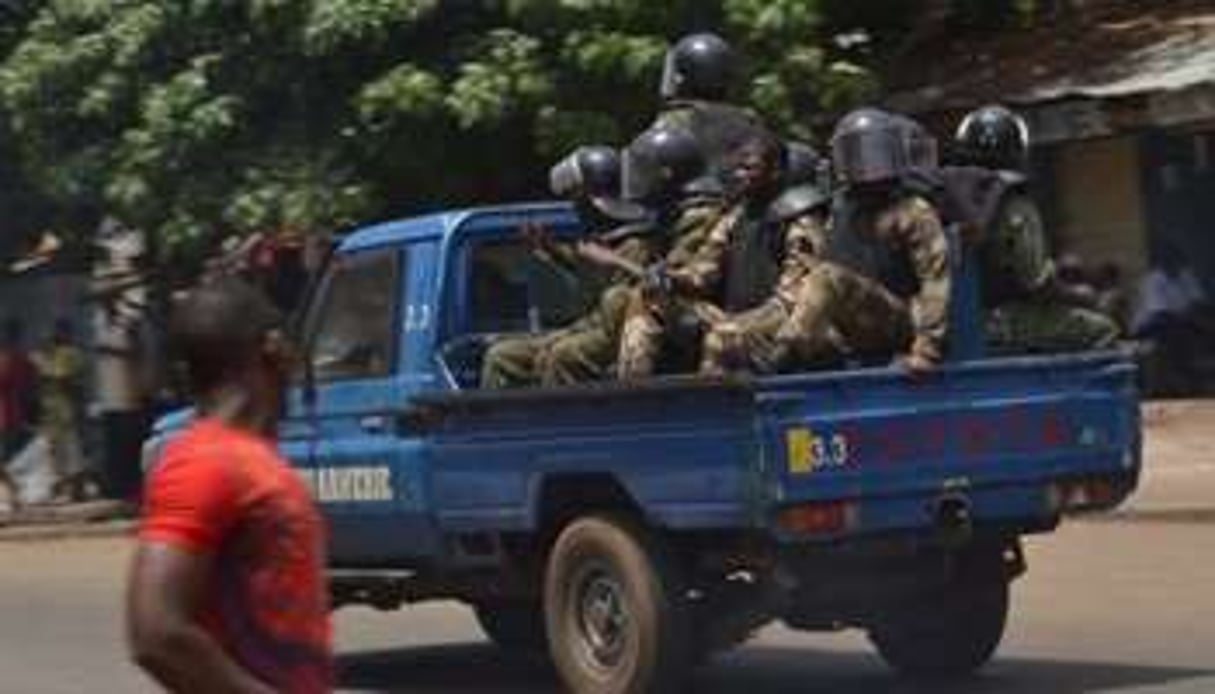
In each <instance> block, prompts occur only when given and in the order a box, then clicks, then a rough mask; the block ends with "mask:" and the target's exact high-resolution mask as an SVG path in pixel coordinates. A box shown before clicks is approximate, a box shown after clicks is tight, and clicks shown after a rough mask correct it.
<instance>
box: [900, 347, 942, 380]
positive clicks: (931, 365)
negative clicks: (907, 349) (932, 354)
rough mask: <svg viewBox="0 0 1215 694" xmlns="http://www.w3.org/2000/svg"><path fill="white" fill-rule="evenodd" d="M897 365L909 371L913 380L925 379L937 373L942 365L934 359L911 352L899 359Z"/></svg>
mask: <svg viewBox="0 0 1215 694" xmlns="http://www.w3.org/2000/svg"><path fill="white" fill-rule="evenodd" d="M897 363H898V365H899V366H900V367H902V368H903V369H904V370H906V371H907V373H908V374H909V375H910V376H911V377H912V378H923V377H925V376H928V375H929V374H932V373H935V372H936V371H937V369H938V368H940V365H939V364H937V362H936V361H935V360H933V359H929V358H928V357H925V356H924V355H922V354H917V353H916V352H911V353H909V354H905V355H903V356H902V357H899V359H898V360H897Z"/></svg>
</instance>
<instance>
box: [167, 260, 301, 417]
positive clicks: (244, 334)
mask: <svg viewBox="0 0 1215 694" xmlns="http://www.w3.org/2000/svg"><path fill="white" fill-rule="evenodd" d="M171 334H172V339H173V346H174V348H175V351H176V352H177V354H178V356H179V358H180V359H181V360H182V362H184V366H185V368H186V373H187V377H188V379H189V385H190V390H191V391H192V393H193V395H194V397H195V398H196V399H197V400H199V401H200V404H207V403H208V401H210V400H211V399H212V398H214V397H215V396H216V395H217V394H219V393H221V392H224V391H239V390H243V391H246V394H247V395H249V396H251V399H252V400H253V401H255V402H257V403H259V405H261V406H263V407H266V408H268V409H269V408H272V409H271V410H270V411H269V412H265V413H263V414H266V415H277V414H279V408H281V406H282V403H283V393H284V390H285V387H286V384H287V380H288V378H289V375H290V372H291V367H292V356H293V354H292V350H291V349H290V345H289V343H288V341H287V338H286V335H285V334H284V323H283V318H282V315H281V314H280V313H279V312H278V310H277V309H276V308H275V307H274V305H273V304H271V303H270V300H269V299H268V298H266V296H264V295H263V294H262V293H261V292H259V291H258V290H257V289H254V288H253V287H252V286H250V285H249V284H247V283H246V282H244V281H242V280H239V279H235V278H223V279H219V280H216V281H215V282H213V283H210V284H207V285H204V286H200V287H197V288H195V289H193V290H192V291H190V292H188V293H186V294H185V296H183V297H182V298H181V299H179V300H178V301H177V304H176V306H174V308H173V315H172V319H171Z"/></svg>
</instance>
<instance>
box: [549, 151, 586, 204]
mask: <svg viewBox="0 0 1215 694" xmlns="http://www.w3.org/2000/svg"><path fill="white" fill-rule="evenodd" d="M584 188H585V185H584V180H583V177H582V167H580V166H578V158H577V157H576V156H574V155H570V156H568V157H566V158H565V159H562V160H561V161H559V162H557V164H556V165H554V166H553V168H551V169H549V172H548V189H549V190H550V191H551V192H552V194H553V195H556V196H557V197H559V198H563V199H567V200H568V199H572V198H577V197H579V196H581V195H582V193H583V190H584Z"/></svg>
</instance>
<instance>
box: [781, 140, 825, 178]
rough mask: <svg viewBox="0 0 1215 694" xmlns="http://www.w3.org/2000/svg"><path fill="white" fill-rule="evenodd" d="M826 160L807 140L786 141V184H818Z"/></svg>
mask: <svg viewBox="0 0 1215 694" xmlns="http://www.w3.org/2000/svg"><path fill="white" fill-rule="evenodd" d="M825 163H826V162H824V161H823V158H822V156H820V155H819V153H818V150H816V149H814V148H813V147H811V146H810V145H808V144H806V143H805V142H797V141H790V142H786V143H785V166H784V168H785V176H784V179H785V180H784V183H785V185H786V186H797V185H802V184H805V183H811V184H817V183H819V182H820V178H819V176H820V174H821V173H822V171H823V168H824V165H825Z"/></svg>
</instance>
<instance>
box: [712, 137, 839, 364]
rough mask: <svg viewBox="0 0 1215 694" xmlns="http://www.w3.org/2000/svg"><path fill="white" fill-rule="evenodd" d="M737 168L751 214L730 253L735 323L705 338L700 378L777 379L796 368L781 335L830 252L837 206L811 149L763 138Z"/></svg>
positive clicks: (729, 298)
mask: <svg viewBox="0 0 1215 694" xmlns="http://www.w3.org/2000/svg"><path fill="white" fill-rule="evenodd" d="M733 165H734V174H733V176H732V178H733V180H735V181H737V182H738V183H739V185H740V187H741V188H742V197H744V198H745V199H746V200H747V201H748V202H747V214H746V219H745V222H744V225H743V228H742V229H741V230H740V233H738V234H737V235H736V238H735V240H734V243H732V244H731V248H730V258H729V262H728V268H727V273H726V278H725V281H726V305H725V306H724V308H725V309H726V310H727V311H729V315H727V316H724V317H723V318H722V319H721V320H719V321H717V322H716V323H714V324H713V325H712V326H711V327H710V329H709V330H708V333H707V334H706V335H705V338H704V345H703V348H702V355H701V364H700V372H701V373H702V374H706V375H723V374H726V373H731V372H750V373H774V372H776V371H777V370H780V369H782V368H788V367H791V366H794V365H792V364H785V363H781V362H780V361H779V360H778V344H777V342H776V335H777V333H778V332H779V331H780V329H781V327H782V326H784V324H785V323H786V321H788V320H789V317H790V315H791V312H792V310H793V307H794V304H795V303H796V299H797V294H798V292H799V289H800V287H801V285H802V282H803V280H804V279H805V277H806V276H807V275H808V273H809V272H810V271H811V270H813V268H814V266H815V265H816V264H817V262H818V259H819V256H820V255H821V253H822V252H823V250H824V249H825V247H826V244H827V217H828V214H829V212H830V198H829V197H828V196H827V194H826V193H825V192H824V191H823V190H821V189H820V187H819V186H818V185H817V180H816V179H817V175H818V173H819V171H820V169H821V165H820V159H819V157H818V155H817V153H815V152H814V150H813V149H810V148H808V147H807V146H805V145H801V144H799V143H788V144H782V143H780V142H778V141H777V140H776V139H775V138H773V137H770V136H769V137H756V138H754V139H752V140H750V141H748V142H747V143H746V144H744V145H743V147H742V148H741V149H740V150H739V151H738V152H737V153H736V155H735V159H734V162H733ZM748 248H751V249H753V250H754V251H756V252H752V253H748V252H747V249H748Z"/></svg>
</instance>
